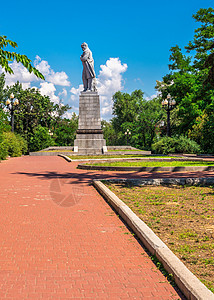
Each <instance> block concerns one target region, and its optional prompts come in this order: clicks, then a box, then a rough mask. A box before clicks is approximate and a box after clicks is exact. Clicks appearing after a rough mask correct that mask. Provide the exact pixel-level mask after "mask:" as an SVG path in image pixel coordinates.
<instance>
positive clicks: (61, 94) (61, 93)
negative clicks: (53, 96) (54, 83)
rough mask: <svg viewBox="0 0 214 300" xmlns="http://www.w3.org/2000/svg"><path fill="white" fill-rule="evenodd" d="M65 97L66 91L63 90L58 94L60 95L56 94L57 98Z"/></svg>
mask: <svg viewBox="0 0 214 300" xmlns="http://www.w3.org/2000/svg"><path fill="white" fill-rule="evenodd" d="M67 95H68V92H67V90H66V89H63V90H62V92H60V93H59V94H58V96H62V97H64V98H66V97H67Z"/></svg>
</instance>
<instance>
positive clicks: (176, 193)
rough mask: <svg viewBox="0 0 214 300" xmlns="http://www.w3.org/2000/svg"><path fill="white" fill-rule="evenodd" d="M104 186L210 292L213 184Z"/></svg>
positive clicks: (212, 282)
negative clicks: (202, 185) (163, 243)
mask: <svg viewBox="0 0 214 300" xmlns="http://www.w3.org/2000/svg"><path fill="white" fill-rule="evenodd" d="M107 186H108V187H109V188H110V189H111V190H112V191H113V192H114V193H115V194H116V195H117V196H118V197H119V198H120V199H121V200H123V201H124V202H125V203H126V204H127V205H128V206H129V207H130V208H131V209H132V210H133V211H134V212H135V213H136V214H137V215H138V216H139V217H140V218H141V219H142V220H143V221H144V222H145V223H146V224H147V225H148V226H149V227H150V228H151V229H152V230H153V231H154V232H155V233H156V234H157V235H158V236H159V237H160V238H161V239H162V241H163V242H165V243H166V245H167V246H168V247H169V248H170V249H171V250H172V251H173V252H174V253H175V254H176V255H177V256H178V257H179V258H180V259H181V260H182V261H183V263H184V264H185V265H186V266H187V267H188V268H189V269H190V270H191V271H192V272H193V273H194V274H195V275H196V276H197V277H198V278H199V279H200V280H201V281H202V282H203V283H204V284H205V285H206V286H207V287H208V288H209V289H210V290H211V291H212V292H214V186H210V187H198V186H188V187H187V186H186V187H183V186H152V187H151V186H146V187H145V186H144V187H136V186H131V185H127V184H124V183H120V184H109V183H108V184H107Z"/></svg>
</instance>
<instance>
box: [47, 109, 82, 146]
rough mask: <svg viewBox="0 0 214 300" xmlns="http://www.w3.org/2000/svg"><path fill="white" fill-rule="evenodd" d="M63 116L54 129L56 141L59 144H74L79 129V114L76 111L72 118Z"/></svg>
mask: <svg viewBox="0 0 214 300" xmlns="http://www.w3.org/2000/svg"><path fill="white" fill-rule="evenodd" d="M62 116H63V115H62ZM62 116H61V118H60V119H58V121H57V124H55V128H54V129H53V131H54V138H55V143H56V145H57V146H73V145H74V139H75V136H76V130H77V129H78V116H77V115H76V114H75V113H73V114H72V116H71V119H64V118H62Z"/></svg>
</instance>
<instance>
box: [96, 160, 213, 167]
mask: <svg viewBox="0 0 214 300" xmlns="http://www.w3.org/2000/svg"><path fill="white" fill-rule="evenodd" d="M90 165H93V166H106V167H107V166H108V167H183V166H214V161H213V162H208V161H179V160H174V161H114V162H102V163H101V162H100V163H99V162H96V163H93V164H90Z"/></svg>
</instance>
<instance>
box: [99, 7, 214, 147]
mask: <svg viewBox="0 0 214 300" xmlns="http://www.w3.org/2000/svg"><path fill="white" fill-rule="evenodd" d="M193 18H194V19H195V20H196V21H197V22H199V23H200V27H199V28H197V29H196V30H195V35H194V37H193V41H190V42H189V43H188V45H187V46H186V47H185V50H186V52H187V53H186V54H183V52H182V49H181V48H180V47H179V46H178V45H176V46H174V47H172V48H171V50H170V51H171V55H170V64H169V73H168V74H166V75H165V76H164V77H163V79H162V81H157V86H156V89H157V91H158V96H157V97H156V98H155V99H152V100H150V101H146V100H144V99H143V93H142V91H140V90H137V91H134V92H133V93H132V94H131V95H129V94H127V93H121V92H117V93H116V94H115V95H114V97H113V115H114V117H113V119H112V120H111V121H110V122H109V123H108V124H107V123H106V122H104V123H103V125H104V132H105V134H106V138H107V141H108V142H109V143H112V144H116V143H119V144H122V143H125V141H126V140H125V139H126V136H125V132H126V130H127V128H128V129H129V130H130V131H131V136H130V143H131V145H132V146H135V147H139V148H142V149H143V148H144V149H151V148H152V144H154V143H156V142H158V141H159V140H160V139H161V137H164V136H165V135H166V113H165V112H164V111H163V110H162V109H161V101H162V100H163V99H166V97H167V95H168V94H170V95H171V96H172V97H173V98H174V99H175V100H176V103H177V105H176V108H175V109H174V110H173V111H172V112H171V120H172V124H171V131H172V136H173V137H172V139H173V138H174V139H177V138H178V137H179V136H183V137H185V138H186V141H187V142H188V144H189V143H190V139H191V140H193V146H194V147H193V148H194V149H195V151H196V152H198V151H199V148H198V147H197V145H196V144H195V143H194V142H196V143H197V144H199V145H200V149H201V152H204V153H214V10H213V9H212V8H208V9H200V10H199V11H198V12H197V13H196V14H195V15H193ZM190 54H192V55H190ZM163 124H164V125H163ZM161 125H162V126H161ZM172 139H170V138H168V139H165V146H166V144H170V143H171V142H170V141H171V140H172ZM183 141H184V139H183Z"/></svg>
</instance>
